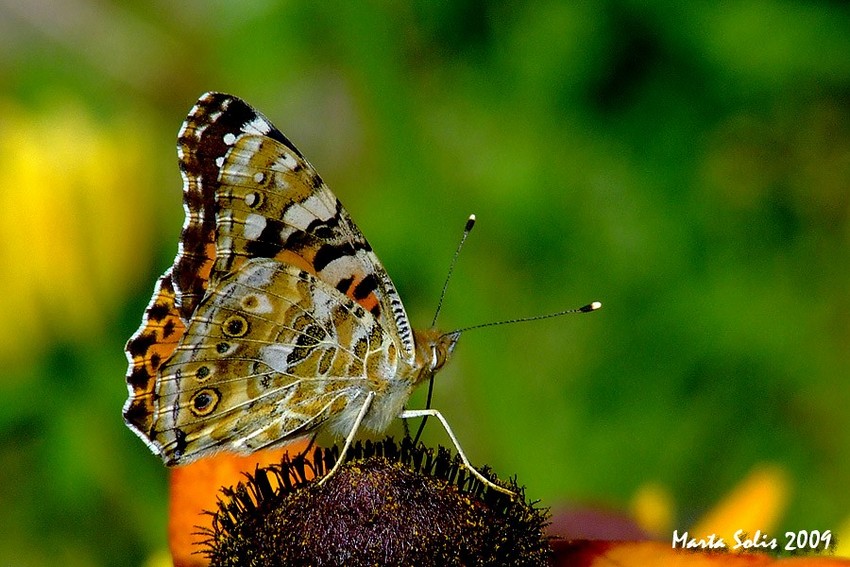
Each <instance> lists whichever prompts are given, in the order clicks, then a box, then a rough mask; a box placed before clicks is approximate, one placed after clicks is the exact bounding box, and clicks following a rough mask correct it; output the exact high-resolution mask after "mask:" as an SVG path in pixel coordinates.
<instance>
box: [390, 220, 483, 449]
mask: <svg viewBox="0 0 850 567" xmlns="http://www.w3.org/2000/svg"><path fill="white" fill-rule="evenodd" d="M474 226H475V214H471V215H469V218H468V219H466V225H465V226H464V227H463V234H462V235H461V237H460V242H458V245H457V249H456V250H455V254H454V256H452V263H451V264H449V273H448V274H446V281H445V282H443V290H442V291H441V292H440V300H439V301H438V302H437V311H435V312H434V318H433V319H432V320H431V328H432V329H433V328H434V327H436V326H437V317H439V316H440V310H442V308H443V299H444V298H445V297H446V290H447V289H448V288H449V281H450V280H451V279H452V272H454V270H455V264H456V263H457V257H458V256H460V251H461V249H462V248H463V244H464V242H466V237H467V236H469V233H470V232H472V227H474ZM433 395H434V375H433V374H432V375H431V379H430V380H428V396H427V397H426V398H425V409H431V398H432V396H433ZM427 421H428V416H427V415H426V416H424V417H423V418H422V421H421V422H420V423H419V429H417V430H416V437H414V438H413V445H414V446H415V445H416V444H417V443H419V437H421V436H422V431H423V430H424V429H425V422H427ZM406 423H407V422H405V424H406ZM406 430H407V425H405V431H406Z"/></svg>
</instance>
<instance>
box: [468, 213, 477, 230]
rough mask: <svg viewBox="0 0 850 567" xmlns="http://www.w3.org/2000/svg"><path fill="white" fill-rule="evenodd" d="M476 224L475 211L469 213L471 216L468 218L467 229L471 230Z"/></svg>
mask: <svg viewBox="0 0 850 567" xmlns="http://www.w3.org/2000/svg"><path fill="white" fill-rule="evenodd" d="M474 225H475V213H472V214H471V215H469V218H468V219H466V230H467V232H469V231H470V230H472V227H473V226H474Z"/></svg>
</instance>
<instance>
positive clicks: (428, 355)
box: [416, 328, 460, 383]
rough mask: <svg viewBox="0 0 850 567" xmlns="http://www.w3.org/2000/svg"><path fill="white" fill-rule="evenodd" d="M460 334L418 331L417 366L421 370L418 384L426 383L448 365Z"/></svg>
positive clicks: (431, 330) (433, 330) (430, 330)
mask: <svg viewBox="0 0 850 567" xmlns="http://www.w3.org/2000/svg"><path fill="white" fill-rule="evenodd" d="M458 337H460V333H443V332H441V331H439V330H437V329H434V328H432V329H428V330H427V331H416V366H417V367H418V368H419V369H420V370H419V376H417V380H416V382H417V383H421V382H424V381H425V380H427V379H429V378H430V377H431V376H433V375H434V374H436V373H437V372H439V370H440V369H441V368H442V367H443V365H445V364H446V361H447V360H448V359H449V357H450V356H451V354H452V351H453V350H454V348H455V345H456V344H457V340H458Z"/></svg>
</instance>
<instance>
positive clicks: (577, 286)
mask: <svg viewBox="0 0 850 567" xmlns="http://www.w3.org/2000/svg"><path fill="white" fill-rule="evenodd" d="M206 90H220V91H225V92H230V93H233V94H236V95H238V96H240V97H242V98H244V99H246V100H247V101H248V102H249V103H251V104H253V105H254V106H255V107H257V108H258V109H259V110H261V111H262V112H263V113H264V114H266V115H267V116H268V117H269V118H270V119H271V120H272V121H273V122H275V123H276V124H277V126H278V127H279V128H280V129H281V130H282V131H283V132H284V133H286V134H287V135H288V136H289V137H290V138H291V139H292V140H293V141H294V142H295V143H296V145H298V147H299V148H300V149H301V151H302V152H303V153H304V154H305V155H307V156H308V158H309V159H310V160H311V161H312V163H313V164H314V165H315V166H316V168H317V169H318V170H319V172H320V173H321V174H322V176H323V177H324V178H325V180H326V181H327V182H328V184H329V185H330V186H331V188H332V189H333V190H334V191H335V192H336V193H337V195H338V196H339V197H340V199H341V200H342V201H343V202H344V203H345V204H346V206H347V208H348V210H349V211H350V213H351V215H352V217H353V218H354V219H355V220H356V221H357V222H358V224H359V225H360V227H361V229H362V231H363V232H364V234H366V235H367V237H368V238H369V240H370V242H371V244H372V246H373V247H374V248H375V249H376V250H377V252H378V253H379V255H380V257H381V259H382V260H383V262H384V264H385V266H386V268H387V270H388V271H389V273H390V274H391V275H392V276H393V278H394V280H395V282H396V284H397V286H398V287H399V289H400V292H401V294H402V297H403V298H404V299H405V302H406V306H407V309H408V313H409V314H410V316H411V319H412V320H413V322H414V324H415V325H417V326H423V325H427V324H428V323H429V321H430V318H431V316H432V313H433V310H434V308H435V306H436V301H437V296H438V294H439V290H440V286H441V285H442V280H443V278H444V275H445V271H446V269H447V266H448V263H449V259H450V256H451V253H452V251H453V249H454V247H455V245H456V242H457V238H458V236H459V233H460V230H461V228H462V225H463V222H464V220H465V219H466V216H467V215H468V214H469V213H471V212H474V213H476V214H477V216H478V219H479V224H478V226H477V228H476V230H475V232H474V233H473V235H472V237H471V238H470V240H469V242H468V245H467V248H466V250H465V252H464V254H463V256H462V258H461V260H460V263H459V265H458V268H457V270H456V274H455V277H454V280H453V281H452V285H451V287H450V290H449V294H448V297H447V299H446V303H445V306H444V309H443V312H442V315H441V326H443V327H444V328H449V329H450V328H457V327H461V326H467V325H470V324H475V323H482V322H488V321H494V320H499V319H504V318H511V317H516V316H528V315H535V314H542V313H548V312H552V311H556V310H559V309H563V308H567V307H573V306H579V305H582V304H584V303H587V302H589V301H591V300H596V299H598V300H601V301H602V302H603V303H604V304H605V308H604V309H603V310H602V311H600V312H598V313H594V314H591V315H582V316H574V317H568V318H561V319H556V320H547V321H541V322H537V323H526V324H522V325H514V326H507V327H500V328H494V329H482V330H479V331H474V332H470V333H469V334H467V335H464V337H463V339H462V341H461V343H460V345H459V347H458V349H457V350H456V352H455V357H454V359H453V361H452V363H451V364H450V365H449V367H448V368H447V369H446V370H445V371H443V372H442V373H441V374H440V376H439V377H438V383H437V390H436V396H435V407H437V408H439V409H440V410H441V411H443V413H444V414H445V415H446V416H447V418H448V419H449V421H450V422H451V423H452V425H453V427H454V430H455V432H456V433H457V435H458V436H459V438H460V440H461V442H462V443H463V445H464V448H465V449H466V451H467V453H468V455H469V456H470V458H471V459H472V461H473V462H475V463H489V464H490V465H491V466H493V467H494V468H495V469H496V470H497V471H498V472H499V473H500V474H502V475H503V476H509V475H512V474H516V475H517V476H518V478H519V481H520V483H522V484H525V485H527V486H528V494H529V495H530V496H531V497H533V498H540V499H542V501H543V503H544V504H545V505H550V506H558V505H560V504H563V503H565V502H572V503H576V502H581V503H592V504H595V505H599V504H601V505H603V506H606V507H612V508H616V509H626V508H627V507H628V506H629V502H630V501H631V499H632V497H633V495H634V494H635V493H636V492H637V491H639V489H640V487H642V486H645V485H647V484H648V483H650V484H653V485H657V486H661V487H664V489H665V490H667V491H669V494H670V495H671V497H672V499H673V502H674V504H675V514H676V516H675V527H677V528H679V529H686V528H687V527H688V526H689V525H691V523H692V522H693V521H694V520H696V519H697V518H699V517H700V516H701V515H702V514H704V513H705V512H706V511H707V510H708V509H710V508H711V506H712V505H713V504H715V503H716V502H717V501H718V500H719V499H721V498H722V497H723V496H724V495H725V494H726V493H728V491H729V490H730V489H731V488H732V487H733V486H734V485H735V484H736V483H737V482H738V481H740V480H741V479H742V478H744V477H745V475H746V474H747V473H748V472H749V471H750V470H751V469H752V468H753V467H754V466H757V465H758V464H760V463H766V462H767V463H774V464H776V465H778V466H779V467H780V468H781V469H782V470H783V471H786V472H787V478H788V480H789V486H790V493H789V504H788V508H787V509H786V511H785V513H784V514H783V517H782V522H781V527H782V528H783V529H794V530H796V529H816V528H817V529H832V530H836V529H838V528H839V527H840V526H841V525H843V524H844V523H846V522H847V521H850V491H849V490H847V481H848V479H850V411H848V408H850V382H848V380H847V377H848V376H850V372H848V370H850V368H848V367H850V356H848V349H850V285H848V284H850V258H848V255H850V223H848V211H850V208H849V207H850V8H848V7H847V5H846V4H844V3H841V2H793V1H783V2H780V1H757V0H752V1H745V2H737V3H727V4H724V7H723V8H722V9H718V8H716V7H715V5H714V4H712V3H703V2H693V3H669V2H641V3H638V2H629V1H625V0H623V1H607V2H606V1H590V2H583V3H570V2H564V3H558V2H538V3H528V4H524V5H520V4H518V3H513V2H492V3H490V2H476V1H452V2H435V3H430V2H418V3H413V4H405V3H396V2H368V3H344V2H329V3H315V4H314V3H306V2H305V3H301V2H276V1H271V0H269V1H263V2H244V3H241V2H240V3H237V2H224V1H213V2H201V1H198V0H194V1H188V2H173V3H172V2H152V3H134V2H121V1H108V0H71V1H64V2H49V1H47V0H39V1H30V2H16V1H14V0H0V171H2V178H3V181H2V187H0V274H2V282H3V285H4V286H5V293H3V294H2V295H0V376H2V379H0V504H2V514H0V517H2V520H0V522H1V523H2V529H0V564H2V565H47V564H57V563H59V562H60V561H61V562H62V564H64V565H65V566H67V567H71V566H76V565H141V564H144V563H145V562H146V561H149V560H150V558H151V557H152V556H154V555H155V554H156V553H158V552H161V550H163V549H164V548H165V522H166V471H165V469H164V467H163V466H162V465H161V463H160V462H159V460H158V459H157V458H155V457H154V456H153V455H151V454H150V453H149V452H148V450H147V449H146V448H145V446H144V444H143V443H142V442H141V441H140V440H139V439H137V438H136V437H135V436H134V435H133V434H132V433H131V432H130V431H129V430H127V429H126V428H125V427H124V425H123V422H122V419H121V406H122V404H123V402H124V399H125V397H126V389H125V384H124V378H123V375H124V372H125V369H126V361H125V359H124V353H123V350H122V349H123V345H124V342H125V341H126V340H127V338H128V337H129V336H130V335H131V334H132V333H133V332H134V331H135V329H136V328H137V327H138V325H139V321H140V319H141V315H142V312H143V309H144V306H145V305H146V304H147V301H148V299H149V297H150V293H151V291H152V289H153V284H154V281H155V279H156V278H157V277H158V276H159V274H161V272H162V271H163V270H164V269H165V268H166V267H168V266H169V265H170V263H171V260H172V258H173V256H174V253H175V251H176V246H177V237H178V235H179V232H180V226H181V224H182V220H183V211H182V207H181V193H180V187H181V180H180V176H179V173H178V169H177V164H176V155H175V150H174V146H175V139H176V138H175V137H176V133H177V130H178V128H179V127H180V124H181V122H182V120H183V119H184V117H185V115H186V113H187V112H188V110H189V109H190V108H191V106H192V105H193V104H194V102H195V100H196V98H197V97H198V96H199V95H200V94H201V93H202V92H204V91H206ZM423 398H424V396H423V395H422V393H421V392H420V393H419V394H418V395H417V397H416V398H415V400H414V401H413V402H412V403H411V407H420V406H421V404H422V400H423ZM428 435H429V436H430V439H431V440H432V441H434V442H442V443H445V442H446V439H445V437H444V435H443V434H442V432H441V430H440V428H439V427H437V426H436V424H431V425H430V426H429V431H428Z"/></svg>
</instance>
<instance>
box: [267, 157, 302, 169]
mask: <svg viewBox="0 0 850 567" xmlns="http://www.w3.org/2000/svg"><path fill="white" fill-rule="evenodd" d="M296 165H298V162H297V161H296V160H295V158H294V157H293V156H291V155H289V154H287V153H285V154H282V155H281V156H280V158H279V159H277V160H276V161H275V162H274V163H273V164H272V167H271V168H272V169H273V170H275V171H292V170H293V169H295V166H296Z"/></svg>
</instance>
